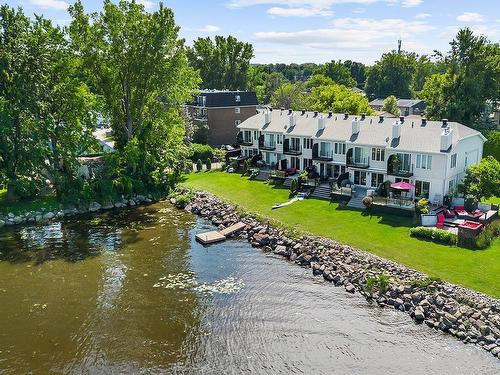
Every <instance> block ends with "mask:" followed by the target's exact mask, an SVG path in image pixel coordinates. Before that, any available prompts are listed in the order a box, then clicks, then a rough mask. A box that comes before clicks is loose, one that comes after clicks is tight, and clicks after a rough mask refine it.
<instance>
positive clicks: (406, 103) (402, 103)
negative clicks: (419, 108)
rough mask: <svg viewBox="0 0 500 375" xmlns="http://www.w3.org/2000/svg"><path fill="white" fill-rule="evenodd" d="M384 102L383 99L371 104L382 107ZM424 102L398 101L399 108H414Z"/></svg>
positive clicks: (415, 100)
mask: <svg viewBox="0 0 500 375" xmlns="http://www.w3.org/2000/svg"><path fill="white" fill-rule="evenodd" d="M384 100H385V99H381V98H377V99H373V100H372V101H371V102H370V103H369V104H370V105H371V106H382V105H384ZM422 102H424V101H423V100H422V99H398V107H413V106H415V105H417V104H420V103H422Z"/></svg>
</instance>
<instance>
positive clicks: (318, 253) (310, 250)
mask: <svg viewBox="0 0 500 375" xmlns="http://www.w3.org/2000/svg"><path fill="white" fill-rule="evenodd" d="M185 209H186V210H187V211H190V212H192V213H194V214H196V215H199V216H201V217H203V218H205V219H207V220H209V221H211V222H212V223H213V224H214V225H216V226H218V227H219V229H223V228H226V227H228V226H230V225H232V224H235V223H236V222H238V221H242V222H244V223H245V224H246V228H245V229H244V230H243V231H242V232H240V233H239V234H238V237H239V238H240V239H242V240H247V241H248V242H250V243H251V245H252V246H254V247H258V248H261V249H262V250H263V251H265V252H272V253H274V254H277V255H280V256H282V257H284V258H287V259H289V260H290V261H293V262H295V263H297V264H299V265H301V266H303V267H309V268H311V269H312V272H313V274H314V275H318V276H323V278H324V279H325V280H327V281H329V282H331V283H332V284H334V285H335V286H338V287H343V288H345V290H346V291H347V292H349V293H356V292H357V293H360V294H361V295H363V296H364V297H365V298H366V299H367V300H368V301H369V302H371V303H377V304H378V305H379V306H380V307H386V308H394V309H397V310H400V311H402V312H406V313H407V314H408V315H409V316H410V317H411V318H412V319H413V320H414V321H415V322H416V323H418V324H425V325H427V326H428V327H431V328H433V329H436V330H441V331H443V332H446V333H448V334H451V335H453V336H455V337H456V338H457V339H459V340H461V341H463V342H464V343H472V344H476V345H478V346H480V347H482V348H483V349H484V350H486V351H488V352H490V353H491V354H492V355H493V356H495V357H497V358H500V301H499V300H496V299H494V298H490V297H488V296H486V295H484V294H481V293H478V292H474V291H472V290H469V289H466V288H462V287H459V286H457V285H453V284H449V283H446V282H443V281H440V280H435V279H431V278H429V277H427V276H426V275H424V274H422V273H420V272H417V271H414V270H412V269H410V268H407V267H405V266H402V265H400V264H397V263H394V262H391V261H389V260H386V259H383V258H380V257H378V256H376V255H373V254H370V253H367V252H363V251H360V250H357V249H354V248H352V247H350V246H348V245H344V244H341V243H338V242H336V241H333V240H329V239H325V238H319V237H312V236H302V237H300V238H293V237H292V236H290V235H288V234H287V233H286V232H285V231H284V230H281V229H278V228H274V227H273V226H272V225H270V224H268V223H265V222H264V221H259V220H258V219H256V218H254V217H252V216H250V215H246V214H240V213H239V212H238V210H237V209H236V207H234V206H232V205H230V204H227V203H224V202H222V201H221V200H219V199H218V198H217V197H214V196H212V195H210V194H207V193H203V192H198V193H196V194H195V195H194V197H193V198H192V199H191V201H190V202H189V203H188V204H187V205H186V206H185Z"/></svg>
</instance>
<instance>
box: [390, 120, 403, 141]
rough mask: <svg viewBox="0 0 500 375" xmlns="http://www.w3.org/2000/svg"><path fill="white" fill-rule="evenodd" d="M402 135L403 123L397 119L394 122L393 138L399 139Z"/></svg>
mask: <svg viewBox="0 0 500 375" xmlns="http://www.w3.org/2000/svg"><path fill="white" fill-rule="evenodd" d="M399 137H401V123H400V122H399V121H395V122H394V124H392V139H398V138H399Z"/></svg>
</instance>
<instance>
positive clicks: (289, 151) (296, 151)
mask: <svg viewBox="0 0 500 375" xmlns="http://www.w3.org/2000/svg"><path fill="white" fill-rule="evenodd" d="M283 153H284V154H286V155H294V156H297V155H301V154H302V149H301V148H300V145H299V146H298V147H297V146H293V145H292V146H290V140H289V139H285V142H284V143H283Z"/></svg>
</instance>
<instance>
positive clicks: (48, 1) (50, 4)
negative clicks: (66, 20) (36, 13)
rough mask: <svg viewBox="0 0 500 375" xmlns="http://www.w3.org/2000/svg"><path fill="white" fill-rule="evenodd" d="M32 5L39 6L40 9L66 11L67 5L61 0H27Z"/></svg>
mask: <svg viewBox="0 0 500 375" xmlns="http://www.w3.org/2000/svg"><path fill="white" fill-rule="evenodd" d="M29 2H30V3H31V4H33V5H36V6H39V7H40V8H52V9H61V10H66V9H68V7H69V4H68V3H67V2H66V1H62V0H29Z"/></svg>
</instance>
